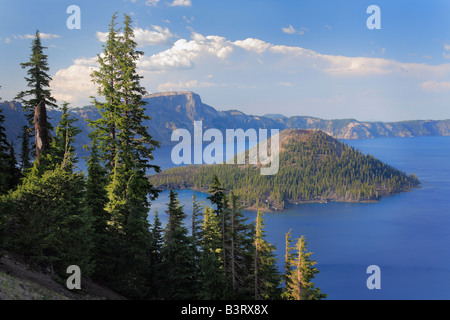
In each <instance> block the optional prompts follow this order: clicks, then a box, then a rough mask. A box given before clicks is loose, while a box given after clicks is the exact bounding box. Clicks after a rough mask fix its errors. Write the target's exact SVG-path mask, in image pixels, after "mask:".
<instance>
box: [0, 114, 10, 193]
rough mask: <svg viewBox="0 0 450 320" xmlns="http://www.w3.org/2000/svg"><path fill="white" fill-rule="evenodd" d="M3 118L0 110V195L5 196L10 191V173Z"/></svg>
mask: <svg viewBox="0 0 450 320" xmlns="http://www.w3.org/2000/svg"><path fill="white" fill-rule="evenodd" d="M4 121H5V116H4V115H3V110H0V195H2V194H5V193H6V192H8V190H9V189H10V181H11V173H10V172H9V169H10V155H9V151H10V146H9V143H8V140H7V139H8V138H7V137H6V132H5V131H6V130H5V127H3V122H4Z"/></svg>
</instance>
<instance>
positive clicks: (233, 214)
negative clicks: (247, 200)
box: [225, 191, 254, 299]
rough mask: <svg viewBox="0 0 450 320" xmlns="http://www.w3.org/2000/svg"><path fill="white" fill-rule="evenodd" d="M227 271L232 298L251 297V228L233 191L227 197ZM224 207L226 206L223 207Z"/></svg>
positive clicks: (252, 248)
mask: <svg viewBox="0 0 450 320" xmlns="http://www.w3.org/2000/svg"><path fill="white" fill-rule="evenodd" d="M229 198H230V202H231V206H230V216H229V219H230V223H229V235H228V236H227V238H229V271H228V273H229V274H230V277H231V287H232V297H233V298H237V299H244V298H247V297H250V296H251V290H250V289H249V288H250V286H251V278H252V276H253V273H252V271H251V270H252V267H253V258H254V257H253V251H254V247H253V242H252V239H253V237H254V235H253V226H252V225H250V224H248V223H247V220H248V219H247V218H246V217H244V215H243V214H242V210H243V209H242V205H241V204H240V200H239V197H238V196H236V195H235V194H234V193H233V191H231V192H230V195H229ZM225 207H226V205H225Z"/></svg>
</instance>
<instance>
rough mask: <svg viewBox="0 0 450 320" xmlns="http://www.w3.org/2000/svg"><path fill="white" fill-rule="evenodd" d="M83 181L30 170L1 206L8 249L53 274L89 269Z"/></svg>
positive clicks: (58, 171)
mask: <svg viewBox="0 0 450 320" xmlns="http://www.w3.org/2000/svg"><path fill="white" fill-rule="evenodd" d="M84 187H85V183H84V177H83V174H81V173H72V172H68V171H67V170H62V169H61V168H60V167H56V168H55V170H48V171H46V172H45V173H43V174H42V175H37V174H35V172H33V171H32V172H31V173H30V174H28V175H27V177H26V178H25V179H24V180H23V182H22V184H21V185H19V187H18V188H17V190H15V191H14V192H12V193H10V194H8V196H6V197H5V198H4V199H3V201H4V202H5V207H6V215H7V216H8V220H9V223H8V226H7V228H6V233H7V237H8V238H9V239H10V240H9V244H8V248H9V249H12V250H14V251H15V252H17V253H19V254H22V255H24V256H26V257H28V258H29V259H30V260H31V261H33V262H35V263H36V264H38V265H41V266H43V267H48V268H50V269H51V270H52V271H53V272H55V273H58V274H60V275H65V271H66V268H67V267H68V266H69V265H77V266H79V267H80V268H81V270H83V274H85V275H89V274H90V273H91V271H92V261H91V249H92V237H91V234H92V232H91V223H92V221H91V219H90V217H89V216H88V215H87V214H86V211H85V210H84V208H85V207H84V202H83V192H84Z"/></svg>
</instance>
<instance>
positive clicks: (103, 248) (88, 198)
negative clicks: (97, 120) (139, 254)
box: [85, 137, 112, 280]
mask: <svg viewBox="0 0 450 320" xmlns="http://www.w3.org/2000/svg"><path fill="white" fill-rule="evenodd" d="M87 175H88V176H87V181H86V192H85V204H86V211H87V214H88V216H90V217H92V220H93V221H92V229H93V238H94V248H93V257H94V260H95V270H94V275H95V277H96V278H100V279H102V280H105V277H106V275H108V274H109V273H110V272H111V269H110V267H111V260H110V256H111V249H110V248H111V247H110V246H111V245H112V242H111V239H110V238H111V234H110V230H109V226H108V222H109V216H108V213H107V212H106V210H105V206H106V203H107V201H108V197H107V193H106V186H107V183H108V180H107V177H106V170H105V169H104V168H103V166H102V165H101V163H100V158H99V154H98V145H97V140H96V139H95V137H94V138H93V139H92V142H91V146H90V156H89V158H88V160H87Z"/></svg>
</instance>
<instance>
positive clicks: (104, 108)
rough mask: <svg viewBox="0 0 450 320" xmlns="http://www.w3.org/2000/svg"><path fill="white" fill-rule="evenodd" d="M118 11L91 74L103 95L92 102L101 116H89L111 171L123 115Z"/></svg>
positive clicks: (108, 168) (102, 153) (107, 166)
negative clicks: (101, 98) (119, 124)
mask: <svg viewBox="0 0 450 320" xmlns="http://www.w3.org/2000/svg"><path fill="white" fill-rule="evenodd" d="M116 16H117V13H115V14H114V15H113V16H112V18H111V23H110V25H109V33H108V39H107V41H106V43H105V44H104V45H103V53H102V54H99V55H97V61H98V63H99V65H100V67H99V69H98V70H96V71H94V72H93V73H92V74H91V77H92V81H93V82H94V83H96V84H97V85H98V95H100V96H102V97H103V100H104V101H105V102H101V101H99V100H97V99H96V98H94V97H93V98H92V99H93V104H94V106H95V107H96V108H97V110H98V111H99V113H100V115H101V117H100V118H99V119H98V120H95V121H91V120H88V122H89V125H90V126H91V127H92V128H93V129H94V131H93V134H94V135H95V136H96V137H97V139H98V141H99V143H100V145H99V148H100V150H101V156H102V160H104V162H105V164H106V168H107V170H108V172H109V171H112V170H113V169H114V167H115V161H116V159H117V158H116V156H117V154H116V149H117V138H116V135H117V131H116V130H117V129H116V127H117V122H118V119H119V117H120V113H118V109H119V106H120V94H119V90H120V82H121V80H120V74H119V71H120V66H119V62H118V61H119V55H120V51H119V49H120V41H119V32H120V30H118V29H117V28H116V25H117V22H116V19H117V17H116Z"/></svg>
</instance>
